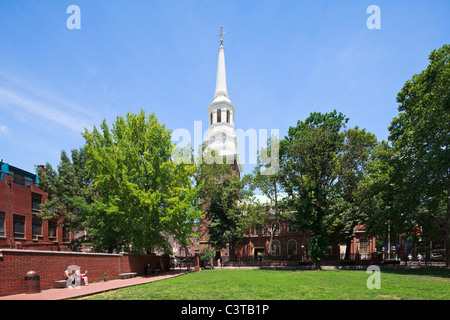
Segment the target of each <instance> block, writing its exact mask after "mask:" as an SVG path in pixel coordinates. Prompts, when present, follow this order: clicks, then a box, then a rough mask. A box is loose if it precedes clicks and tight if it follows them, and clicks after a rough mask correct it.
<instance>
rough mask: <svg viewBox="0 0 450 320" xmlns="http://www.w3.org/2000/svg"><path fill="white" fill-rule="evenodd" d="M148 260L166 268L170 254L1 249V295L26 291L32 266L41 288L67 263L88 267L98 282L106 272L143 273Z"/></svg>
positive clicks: (115, 275)
mask: <svg viewBox="0 0 450 320" xmlns="http://www.w3.org/2000/svg"><path fill="white" fill-rule="evenodd" d="M147 264H150V265H151V266H152V268H153V269H156V267H157V266H160V267H161V269H163V270H165V271H167V270H169V257H168V256H152V255H147V256H138V255H133V254H125V253H123V254H122V253H121V254H102V253H79V252H56V251H32V250H10V249H0V296H4V295H10V294H17V293H23V292H25V290H26V284H25V275H26V273H27V272H28V271H31V270H33V271H36V273H37V274H38V275H39V276H40V286H41V290H46V289H50V288H52V287H53V286H54V281H55V280H63V279H64V270H66V269H67V267H68V266H70V265H78V266H80V268H81V272H84V271H85V270H88V277H89V282H98V281H103V279H104V276H105V274H106V278H107V280H113V279H118V278H119V273H126V272H137V273H138V274H141V275H143V274H145V267H146V266H147Z"/></svg>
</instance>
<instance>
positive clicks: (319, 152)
mask: <svg viewBox="0 0 450 320" xmlns="http://www.w3.org/2000/svg"><path fill="white" fill-rule="evenodd" d="M347 121H348V119H347V118H345V116H344V115H343V114H341V113H339V114H338V113H337V112H336V111H333V112H331V113H326V114H321V113H317V112H314V113H312V114H311V115H310V116H309V117H308V118H307V119H306V120H305V121H298V123H297V126H296V127H290V128H289V131H288V136H286V137H285V139H283V140H282V141H281V143H280V145H281V148H280V154H281V159H280V170H281V176H282V177H283V185H284V188H285V190H286V191H287V193H288V194H289V204H290V206H291V207H292V208H293V209H294V210H295V214H296V221H297V226H298V227H299V228H300V229H303V230H310V231H311V232H312V233H313V235H312V237H311V238H310V240H309V247H310V250H311V255H312V258H313V261H314V262H315V263H316V266H319V265H320V261H321V260H322V258H323V255H324V253H325V252H326V251H327V249H328V247H329V235H330V232H331V229H332V226H333V224H334V223H335V221H336V215H337V209H338V208H337V207H336V203H337V199H336V197H337V193H336V186H335V184H336V179H337V178H338V174H339V171H338V164H339V154H340V152H341V151H342V147H343V142H344V139H345V136H344V133H343V131H342V130H343V128H344V127H345V124H346V123H347Z"/></svg>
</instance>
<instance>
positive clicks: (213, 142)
mask: <svg viewBox="0 0 450 320" xmlns="http://www.w3.org/2000/svg"><path fill="white" fill-rule="evenodd" d="M221 29H222V27H221ZM224 33H225V32H224V31H223V32H221V34H220V36H222V35H223V34H224ZM207 111H208V119H209V127H208V134H207V137H206V138H205V140H204V142H205V144H206V153H207V154H209V155H210V154H211V151H212V150H214V151H215V161H216V162H217V163H219V162H218V161H221V162H220V163H222V161H223V160H222V159H223V157H226V162H227V163H229V164H231V165H232V166H233V171H235V173H236V174H237V175H240V173H241V172H242V171H243V170H242V164H241V161H240V157H239V154H238V152H237V146H238V140H237V137H236V133H235V131H234V115H235V113H236V110H235V108H234V105H233V104H232V103H231V101H230V99H229V97H228V92H227V79H226V74H225V53H224V48H223V39H222V38H221V39H220V47H219V60H218V62H217V78H216V92H215V93H214V100H213V102H212V103H211V104H210V106H209V107H208V109H207Z"/></svg>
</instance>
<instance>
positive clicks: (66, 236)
mask: <svg viewBox="0 0 450 320" xmlns="http://www.w3.org/2000/svg"><path fill="white" fill-rule="evenodd" d="M63 242H66V243H67V242H70V233H69V231H67V230H66V228H63Z"/></svg>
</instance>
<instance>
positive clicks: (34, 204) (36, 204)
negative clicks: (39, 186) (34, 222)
mask: <svg viewBox="0 0 450 320" xmlns="http://www.w3.org/2000/svg"><path fill="white" fill-rule="evenodd" d="M41 202H42V195H40V194H38V193H32V194H31V210H32V212H33V213H37V212H40V211H41Z"/></svg>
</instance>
